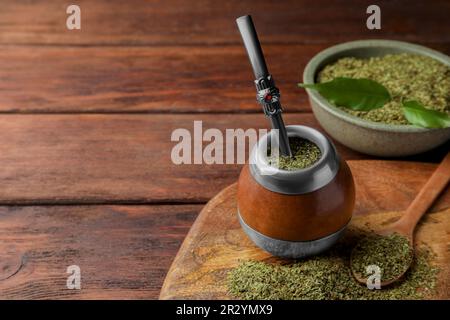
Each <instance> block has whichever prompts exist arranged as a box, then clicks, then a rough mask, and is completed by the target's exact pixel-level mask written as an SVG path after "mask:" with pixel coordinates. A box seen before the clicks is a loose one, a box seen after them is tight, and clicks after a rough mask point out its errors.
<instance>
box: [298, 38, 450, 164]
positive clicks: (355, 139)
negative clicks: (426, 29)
mask: <svg viewBox="0 0 450 320" xmlns="http://www.w3.org/2000/svg"><path fill="white" fill-rule="evenodd" d="M402 54H406V56H407V57H414V58H411V59H408V60H409V62H406V63H405V64H404V66H403V72H404V73H407V72H408V70H409V69H410V68H416V66H414V64H416V63H418V62H414V61H416V60H417V58H415V57H417V56H420V57H426V58H429V59H432V60H428V59H419V60H420V61H422V62H423V61H425V63H426V62H427V61H437V62H438V64H436V65H435V64H432V66H431V67H430V69H434V68H436V70H435V71H437V73H439V74H440V76H439V75H436V78H439V77H441V78H442V80H443V81H444V78H447V79H448V75H447V76H445V75H446V71H444V72H443V71H441V69H442V68H441V67H436V66H441V65H444V66H445V67H446V68H448V67H450V58H449V57H448V56H446V55H445V54H442V53H439V52H437V51H434V50H431V49H428V48H425V47H423V46H418V45H415V44H410V43H406V42H400V41H391V40H363V41H353V42H347V43H343V44H340V45H337V46H333V47H330V48H328V49H326V50H324V51H322V52H320V53H319V54H317V55H316V56H315V57H313V58H312V59H311V61H310V62H309V63H308V65H307V66H306V68H305V71H304V74H303V82H304V83H305V84H306V85H311V84H317V83H319V81H321V77H325V78H323V79H329V78H328V77H330V76H331V74H333V75H334V73H335V72H337V71H339V75H341V76H348V77H351V76H352V74H351V72H350V73H346V72H343V71H342V68H340V67H339V68H338V69H339V70H337V71H336V70H334V69H333V68H332V66H333V65H334V64H336V63H338V61H341V64H345V65H347V66H348V68H349V69H352V70H353V72H354V73H355V76H360V75H361V76H363V75H364V76H365V77H369V76H372V77H375V75H374V74H375V73H376V74H377V76H376V77H377V78H376V80H378V81H380V82H383V83H384V84H385V85H386V87H389V88H388V89H389V91H392V92H390V95H391V98H392V102H394V104H395V102H398V101H400V100H399V97H398V95H399V94H403V93H404V94H406V95H409V94H410V93H411V92H412V91H411V90H410V89H411V88H416V89H417V88H419V89H420V88H422V89H420V90H417V91H418V92H417V93H416V94H417V96H415V95H414V94H412V96H407V97H406V99H408V100H409V99H411V100H412V101H415V100H419V101H421V103H422V104H424V105H426V107H427V108H430V107H431V106H430V105H428V104H429V103H431V102H432V101H434V100H436V101H437V103H438V105H437V106H436V108H438V109H439V110H444V109H445V108H448V106H447V107H445V106H444V105H443V104H442V103H443V101H442V99H443V98H442V97H443V96H446V93H445V92H441V91H440V90H445V86H446V85H445V83H444V84H443V83H442V82H443V81H440V82H439V83H435V84H434V87H435V90H436V92H433V94H431V95H430V96H428V97H426V96H424V93H423V92H424V91H423V88H424V87H426V86H427V85H425V84H424V83H423V81H422V80H420V78H421V77H426V78H431V77H433V76H432V75H433V74H434V73H433V72H432V73H431V75H430V74H428V73H425V74H424V75H420V74H417V75H416V76H415V77H414V76H413V75H414V72H411V73H409V75H408V77H406V78H410V81H411V82H410V83H409V84H405V88H403V87H402V88H397V87H396V85H395V83H391V82H390V80H389V79H388V78H390V77H392V76H398V78H399V79H406V78H402V76H401V75H395V74H390V73H389V72H384V73H383V72H378V71H376V72H375V73H374V71H373V70H372V71H370V74H369V71H367V70H368V68H369V67H370V65H371V64H379V61H380V60H381V59H382V57H388V58H385V59H388V60H389V59H394V60H395V59H398V57H399V55H402ZM392 56H393V57H394V58H389V57H392ZM400 57H401V56H400ZM347 58H349V59H350V60H346V59H347ZM341 59H344V60H341ZM371 59H372V60H371ZM367 61H371V62H370V63H369V62H367ZM348 64H350V65H348ZM366 64H367V66H366ZM327 66H328V69H327ZM378 67H379V66H378ZM330 68H331V69H332V70H330ZM365 68H367V70H366V69H365ZM419 68H420V67H419ZM354 69H357V71H355V70H354ZM333 70H334V71H333ZM321 72H323V76H322V75H321ZM358 72H360V73H361V74H358ZM364 72H366V73H364ZM396 72H401V70H397V71H396ZM394 73H395V72H394ZM336 75H337V74H336ZM415 78H417V79H418V80H419V82H420V83H419V84H417V83H415V80H416V79H415ZM446 81H447V80H446ZM433 83H434V82H433ZM406 86H409V88H407V87H406ZM417 86H419V87H417ZM442 88H444V89H442ZM403 91H404V92H403ZM307 92H308V96H309V100H310V103H311V107H312V109H313V112H314V115H315V116H316V118H317V120H318V121H319V123H320V124H321V125H322V127H323V128H324V129H325V130H326V131H327V132H328V133H329V134H330V135H331V136H332V137H333V138H335V139H336V140H338V141H339V142H341V143H342V144H344V145H346V146H348V147H350V148H352V149H354V150H357V151H360V152H363V153H367V154H371V155H376V156H389V157H391V156H407V155H413V154H417V153H421V152H425V151H428V150H430V149H433V148H435V147H437V146H439V145H441V144H442V143H445V142H446V141H448V140H449V139H450V128H439V129H428V128H423V127H419V126H414V125H407V124H405V123H404V122H405V119H404V118H403V117H401V116H399V113H398V112H396V111H392V110H393V109H394V110H397V109H395V108H393V106H392V105H389V106H387V107H386V108H385V109H384V110H385V111H381V112H380V111H376V112H375V110H373V111H371V112H368V113H370V115H368V114H365V113H364V112H353V111H351V112H349V111H348V110H342V108H340V107H338V106H336V105H334V104H333V103H331V102H330V101H328V100H327V99H326V98H325V97H324V96H322V95H321V94H320V93H319V92H317V90H314V89H311V88H308V89H307ZM447 94H448V93H447ZM433 95H435V96H436V97H437V98H436V99H435V98H433ZM447 103H448V102H447ZM397 111H398V110H397ZM352 113H353V114H352ZM380 113H383V114H380ZM367 117H370V118H371V119H367ZM374 120H380V121H374Z"/></svg>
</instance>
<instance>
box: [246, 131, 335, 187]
mask: <svg viewBox="0 0 450 320" xmlns="http://www.w3.org/2000/svg"><path fill="white" fill-rule="evenodd" d="M286 129H287V133H288V136H289V137H299V138H304V139H307V140H309V141H311V142H313V143H315V144H316V145H317V146H318V147H319V149H320V151H321V157H320V159H319V160H318V161H317V162H316V163H315V164H313V165H312V166H311V167H308V168H305V169H298V170H292V171H290V170H283V169H280V168H275V167H274V166H271V165H270V164H269V162H268V159H267V145H268V140H269V139H270V138H271V135H272V134H273V132H272V131H271V132H269V133H268V134H266V135H264V136H263V137H261V138H260V140H259V143H258V144H257V145H255V146H254V147H253V149H252V152H251V156H250V165H249V167H250V173H251V175H252V176H253V178H254V179H255V180H256V182H258V183H259V184H260V185H261V186H263V187H264V188H266V189H268V190H270V191H273V192H277V193H283V194H289V195H296V194H304V193H309V192H313V191H316V190H318V189H320V188H322V187H324V186H326V185H327V184H328V183H330V182H331V181H332V180H333V179H334V177H335V176H336V174H337V172H338V170H339V162H340V159H339V155H338V154H337V151H336V148H335V146H334V145H333V143H332V142H331V141H330V140H329V139H328V138H327V137H326V136H325V135H323V134H322V133H321V132H319V131H317V130H315V129H313V128H310V127H306V126H300V125H291V126H287V127H286Z"/></svg>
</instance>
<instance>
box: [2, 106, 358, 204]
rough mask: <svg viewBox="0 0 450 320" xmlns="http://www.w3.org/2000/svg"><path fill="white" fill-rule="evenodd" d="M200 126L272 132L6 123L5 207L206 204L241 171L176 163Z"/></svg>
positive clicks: (297, 118)
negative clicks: (186, 134)
mask: <svg viewBox="0 0 450 320" xmlns="http://www.w3.org/2000/svg"><path fill="white" fill-rule="evenodd" d="M195 120H202V121H203V130H206V129H207V128H211V127H214V128H218V129H220V130H223V132H225V129H233V128H236V129H238V128H243V129H247V128H266V126H267V125H268V123H267V121H266V119H265V118H264V116H263V115H259V114H255V115H230V114H221V115H216V116H215V115H205V114H203V115H129V114H127V115H77V116H75V115H51V116H50V115H4V116H3V117H0V127H1V128H2V129H3V134H2V138H1V139H2V143H1V144H0V163H1V164H2V170H0V180H1V181H3V187H2V188H0V203H2V204H24V203H28V204H52V203H55V204H56V203H60V204H61V203H62V204H64V203H85V204H86V203H90V204H93V203H154V202H157V203H161V202H205V201H207V200H209V199H210V198H211V197H212V196H214V195H215V194H216V193H217V192H218V191H220V190H221V189H222V188H223V187H225V186H226V185H229V184H230V183H232V182H234V181H235V180H236V179H237V176H238V174H239V170H240V166H239V165H231V164H229V165H226V164H225V165H220V164H219V165H205V164H203V165H198V164H191V165H189V164H187V165H175V164H173V163H172V160H171V151H172V148H173V146H175V145H176V144H177V143H178V142H172V141H171V134H172V131H173V130H175V129H177V128H187V129H189V130H190V131H191V132H193V126H194V121H195ZM286 123H296V124H305V125H309V126H312V127H316V128H318V124H317V122H316V120H315V119H314V118H313V116H312V115H311V114H292V115H289V116H287V117H286ZM192 138H193V137H192ZM205 145H206V143H205ZM338 150H339V152H340V153H341V154H342V155H343V156H344V157H345V158H351V159H358V158H362V157H365V156H363V155H362V154H359V153H357V152H354V151H351V150H350V149H348V148H345V147H343V146H341V145H339V146H338ZM224 153H225V152H224Z"/></svg>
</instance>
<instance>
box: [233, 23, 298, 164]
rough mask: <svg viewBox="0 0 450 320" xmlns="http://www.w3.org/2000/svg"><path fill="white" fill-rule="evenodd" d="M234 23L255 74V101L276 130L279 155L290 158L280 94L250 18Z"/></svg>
mask: <svg viewBox="0 0 450 320" xmlns="http://www.w3.org/2000/svg"><path fill="white" fill-rule="evenodd" d="M236 23H237V25H238V28H239V32H240V33H241V37H242V40H243V42H244V46H245V49H246V50H247V54H248V58H249V60H250V64H251V65H252V68H253V73H254V74H255V79H256V80H255V85H256V91H257V100H258V102H259V103H260V104H261V105H262V106H263V110H264V113H265V114H266V116H268V117H269V118H270V122H271V125H272V129H276V130H278V133H279V145H280V151H281V154H282V155H283V156H289V157H292V151H291V148H290V146H289V139H288V135H287V132H286V127H285V125H284V122H283V118H282V116H281V111H282V110H281V104H280V93H279V91H278V89H277V88H276V87H275V82H274V80H273V77H272V76H271V75H270V73H269V71H268V69H267V65H266V61H265V59H264V55H263V52H262V49H261V44H260V43H259V40H258V35H257V34H256V30H255V26H254V24H253V21H252V18H251V16H249V15H247V16H242V17H239V18H237V19H236Z"/></svg>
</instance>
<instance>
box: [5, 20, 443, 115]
mask: <svg viewBox="0 0 450 320" xmlns="http://www.w3.org/2000/svg"><path fill="white" fill-rule="evenodd" d="M0 21H1V20H0ZM325 47H326V46H324V45H293V46H286V45H281V46H275V45H270V46H265V47H264V51H265V52H266V55H267V61H268V63H269V65H270V69H271V72H272V73H273V74H274V75H276V81H277V86H279V88H280V90H281V91H282V94H283V105H284V106H285V107H284V109H285V111H287V112H292V111H295V112H298V111H307V112H308V111H311V109H310V107H309V104H308V103H307V101H306V100H307V97H306V93H305V90H303V89H300V88H297V83H298V82H302V73H303V69H304V67H305V65H306V63H307V62H308V60H309V59H311V58H312V57H313V56H314V55H315V54H316V53H318V52H319V51H320V50H322V49H324V48H325ZM439 47H441V48H443V49H448V50H450V46H445V48H444V46H439ZM0 49H1V50H0V61H1V62H2V63H0V74H1V75H2V77H0V93H1V94H0V112H9V113H11V112H21V113H24V112H26V113H37V112H38V113H81V112H89V113H93V112H95V113H105V112H122V113H123V112H128V113H130V112H134V113H136V112H151V113H155V112H165V113H186V112H193V113H199V112H209V113H224V112H231V113H242V112H258V113H260V112H261V107H260V106H259V105H258V104H257V103H256V101H255V92H254V85H253V74H252V71H251V67H250V65H249V63H248V58H247V56H246V53H245V49H244V48H243V47H242V46H229V47H223V46H219V47H199V46H194V47H183V46H173V47H130V48H129V47H88V48H85V47H82V48H80V47H47V46H46V47H36V48H33V50H30V49H29V48H28V47H22V46H0ZM286 61H292V63H290V64H286ZM41 79H45V81H41Z"/></svg>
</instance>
